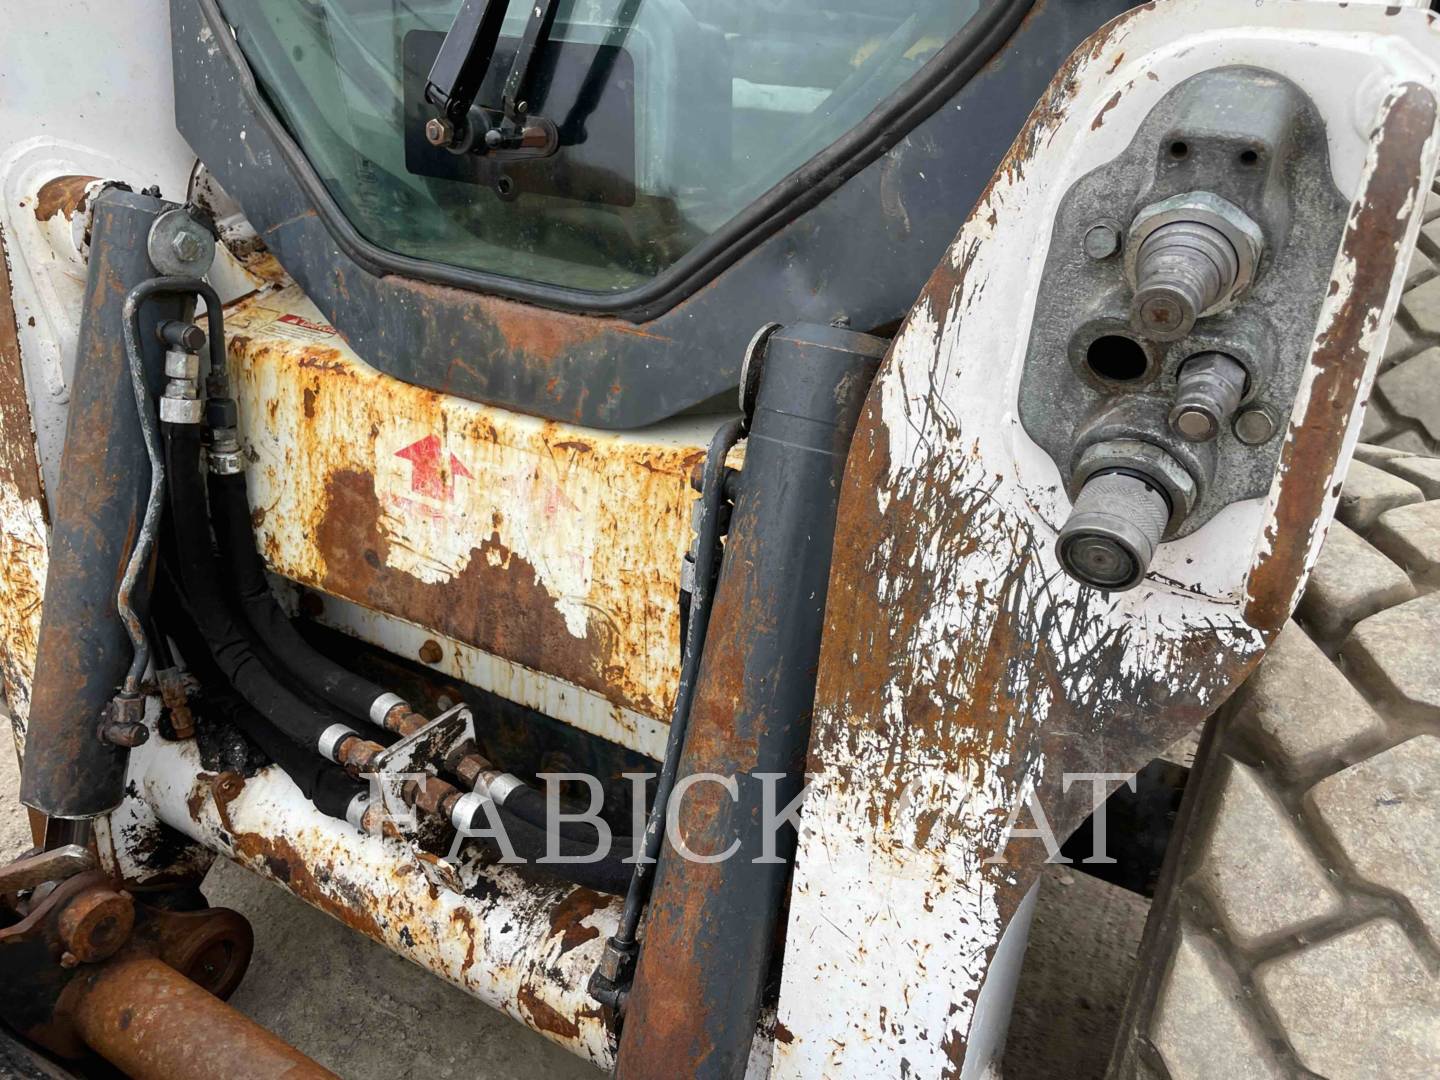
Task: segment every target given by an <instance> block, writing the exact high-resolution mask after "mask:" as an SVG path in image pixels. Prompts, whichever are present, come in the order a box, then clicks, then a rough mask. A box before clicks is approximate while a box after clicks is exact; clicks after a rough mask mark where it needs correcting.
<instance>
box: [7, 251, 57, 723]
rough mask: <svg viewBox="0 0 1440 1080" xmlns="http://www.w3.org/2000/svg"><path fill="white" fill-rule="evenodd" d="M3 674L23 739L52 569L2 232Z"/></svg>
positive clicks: (42, 488)
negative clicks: (46, 585) (48, 581)
mask: <svg viewBox="0 0 1440 1080" xmlns="http://www.w3.org/2000/svg"><path fill="white" fill-rule="evenodd" d="M0 509H3V511H4V512H3V514H0V679H3V684H4V689H5V697H6V700H7V701H8V702H9V705H10V713H11V722H12V723H13V724H14V725H15V730H14V734H15V740H16V746H17V747H18V746H20V745H21V743H23V741H24V725H25V723H26V721H27V720H28V718H29V711H30V709H29V703H30V687H31V682H32V681H33V679H34V676H35V653H36V648H37V646H38V644H39V640H40V611H41V605H42V602H43V598H44V595H45V574H46V570H47V568H48V566H49V542H48V538H47V533H46V526H47V525H48V524H49V520H48V514H47V512H46V506H45V491H44V487H43V485H42V482H41V479H40V464H39V461H38V459H37V457H36V452H35V432H34V425H33V422H32V420H31V416H30V402H29V400H28V398H27V397H26V395H25V376H24V370H23V368H22V367H21V363H20V332H19V327H18V325H17V323H16V320H15V308H14V305H13V302H12V300H11V296H10V272H9V261H8V259H7V257H6V253H5V238H4V235H3V234H0Z"/></svg>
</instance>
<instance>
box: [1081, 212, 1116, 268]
mask: <svg viewBox="0 0 1440 1080" xmlns="http://www.w3.org/2000/svg"><path fill="white" fill-rule="evenodd" d="M1082 246H1083V247H1084V249H1085V254H1086V255H1088V256H1089V257H1090V258H1092V259H1096V260H1099V259H1108V258H1110V256H1111V255H1114V254H1115V253H1116V252H1117V251H1119V250H1120V229H1119V228H1118V227H1117V226H1115V225H1112V224H1111V223H1110V222H1108V221H1101V222H1098V223H1096V224H1094V225H1091V226H1090V228H1089V229H1088V230H1086V232H1085V240H1084V243H1083V245H1082Z"/></svg>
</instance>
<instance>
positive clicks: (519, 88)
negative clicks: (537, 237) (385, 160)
mask: <svg viewBox="0 0 1440 1080" xmlns="http://www.w3.org/2000/svg"><path fill="white" fill-rule="evenodd" d="M557 4H558V0H533V3H532V6H531V8H530V17H529V19H528V20H527V21H526V23H525V32H524V34H523V35H522V37H521V39H520V48H519V51H518V52H516V54H515V60H514V62H513V63H512V65H511V67H510V74H509V76H508V77H507V78H506V80H505V89H504V93H503V95H502V98H501V104H500V107H499V108H498V109H495V108H487V107H485V106H483V105H477V104H476V103H475V98H476V97H477V96H478V95H479V93H480V89H481V87H482V86H483V85H484V82H485V76H486V74H487V73H488V72H489V70H490V65H491V64H492V63H493V62H494V59H495V49H496V46H497V45H498V44H499V41H500V28H501V26H502V25H503V23H504V21H505V12H506V10H507V9H508V8H509V0H464V3H462V4H461V5H460V10H459V11H458V12H456V14H455V21H454V22H453V23H452V24H451V25H450V32H449V33H447V34H446V35H445V40H444V41H442V42H441V43H440V51H439V52H438V53H436V54H435V62H434V63H433V64H431V65H430V74H429V75H428V76H427V77H426V82H425V100H426V101H428V102H429V103H430V104H431V105H434V106H435V107H436V108H437V109H439V111H440V112H439V115H438V116H434V117H431V118H430V119H428V120H427V121H426V122H425V138H426V140H427V141H428V142H429V143H430V144H431V145H433V146H438V147H443V148H444V149H446V150H449V151H450V152H451V153H456V154H466V153H475V154H485V153H491V152H503V153H504V154H505V156H507V157H508V156H526V157H531V156H536V157H541V156H544V155H546V154H552V153H554V152H555V150H556V148H557V147H558V146H559V136H558V133H557V131H556V129H555V125H554V124H552V123H550V122H549V121H548V120H546V119H545V118H544V117H540V116H531V115H529V109H530V103H529V100H528V95H529V87H530V83H531V78H532V76H533V74H534V69H535V57H536V55H537V54H538V53H539V51H540V50H541V48H543V47H544V45H545V43H546V41H548V40H549V38H550V32H551V30H552V28H553V27H554V24H555V9H556V6H557Z"/></svg>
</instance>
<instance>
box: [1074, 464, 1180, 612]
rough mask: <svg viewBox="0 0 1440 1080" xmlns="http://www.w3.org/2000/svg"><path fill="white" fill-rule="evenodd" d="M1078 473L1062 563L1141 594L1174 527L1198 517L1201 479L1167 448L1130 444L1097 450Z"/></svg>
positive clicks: (1095, 581)
mask: <svg viewBox="0 0 1440 1080" xmlns="http://www.w3.org/2000/svg"><path fill="white" fill-rule="evenodd" d="M1077 473H1078V476H1079V478H1080V479H1079V483H1080V491H1079V493H1078V494H1077V495H1076V497H1075V503H1074V505H1073V506H1072V508H1071V510H1070V516H1069V518H1068V519H1067V520H1066V522H1065V524H1064V526H1063V527H1062V528H1061V530H1060V535H1059V538H1058V539H1057V541H1056V553H1057V555H1058V556H1059V559H1060V565H1061V566H1062V567H1063V568H1064V570H1065V572H1066V573H1067V574H1069V575H1070V576H1071V577H1072V578H1074V579H1075V580H1076V581H1078V582H1080V583H1081V584H1083V585H1089V586H1091V587H1092V588H1096V589H1103V590H1105V591H1106V592H1124V591H1125V590H1127V589H1133V588H1134V587H1135V586H1136V585H1138V584H1140V582H1141V581H1142V580H1143V579H1144V577H1145V575H1146V574H1147V573H1148V572H1149V570H1150V563H1151V560H1153V559H1154V557H1155V551H1156V549H1157V548H1158V547H1159V546H1160V542H1161V539H1162V538H1163V537H1164V535H1165V533H1166V530H1167V529H1168V528H1169V527H1170V526H1171V524H1172V523H1177V522H1178V521H1180V520H1182V519H1183V518H1184V517H1185V515H1186V514H1188V513H1189V512H1190V509H1191V507H1192V506H1193V505H1194V500H1195V482H1194V480H1193V479H1192V478H1191V476H1190V474H1189V472H1187V471H1186V469H1185V468H1184V466H1182V465H1181V464H1180V463H1179V462H1178V461H1176V460H1175V459H1174V458H1173V457H1171V456H1170V455H1169V454H1168V453H1166V452H1165V451H1164V450H1162V449H1160V448H1159V447H1157V446H1152V445H1150V444H1149V443H1141V442H1132V441H1129V440H1115V441H1112V442H1108V443H1100V444H1098V445H1096V446H1093V447H1091V448H1090V449H1089V450H1087V451H1086V452H1085V453H1084V454H1082V455H1081V458H1080V467H1079V469H1078V470H1077Z"/></svg>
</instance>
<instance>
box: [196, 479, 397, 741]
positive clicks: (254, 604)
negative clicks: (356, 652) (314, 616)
mask: <svg viewBox="0 0 1440 1080" xmlns="http://www.w3.org/2000/svg"><path fill="white" fill-rule="evenodd" d="M210 519H211V524H212V525H213V526H214V529H215V540H216V543H217V544H218V546H219V549H220V557H221V559H222V560H223V562H224V565H225V567H226V569H227V570H228V571H229V577H230V579H231V588H232V589H233V590H234V592H235V595H236V597H237V599H238V601H239V605H240V611H241V614H242V615H243V616H244V618H245V620H246V621H247V622H248V623H249V624H250V626H251V627H252V628H253V629H254V631H255V633H256V635H257V636H258V637H259V638H260V639H261V640H262V641H263V642H264V643H265V645H266V646H267V647H268V648H269V650H270V652H272V653H273V654H274V655H275V657H276V658H277V659H278V660H279V661H280V663H281V664H282V665H283V667H284V668H285V670H286V671H288V672H289V673H290V674H291V675H292V676H294V678H295V679H297V680H298V681H299V682H300V683H301V684H303V685H304V686H306V687H308V688H309V689H310V690H312V691H314V692H315V693H316V694H318V695H320V697H321V698H323V699H324V700H325V701H328V702H332V703H333V704H334V705H336V706H337V707H338V708H340V709H342V710H344V711H345V712H347V713H350V714H351V715H352V716H356V717H359V718H361V719H364V720H368V721H369V722H370V723H372V724H375V725H376V726H377V727H385V726H388V725H386V724H385V718H386V716H387V715H388V714H389V712H390V711H391V710H392V709H394V708H396V707H398V706H406V709H407V711H409V709H408V705H406V702H405V701H404V699H402V698H400V697H399V696H398V695H396V694H393V693H391V692H389V691H388V690H386V689H385V688H384V687H381V686H377V685H376V684H375V683H373V682H371V681H370V680H369V679H366V678H364V677H363V676H361V675H357V674H356V673H355V672H353V671H350V670H348V669H347V668H345V667H344V666H342V665H340V664H337V663H336V662H335V661H333V660H331V659H330V658H329V657H328V656H326V655H325V654H324V653H322V652H320V651H319V650H318V649H316V648H314V647H313V646H312V645H311V644H310V643H309V642H308V641H306V640H305V639H304V638H303V637H301V636H300V632H299V631H298V630H296V629H295V625H294V624H293V623H292V622H291V621H290V618H289V617H288V616H287V615H286V614H285V612H284V611H282V610H281V609H280V605H279V604H278V603H276V602H275V596H274V594H273V593H272V592H271V591H270V584H269V582H268V581H266V579H265V565H264V563H262V562H261V561H260V553H259V551H257V550H256V548H255V533H254V531H253V530H252V529H251V526H250V501H249V498H248V496H247V495H246V491H245V474H244V473H243V472H238V473H228V474H216V473H212V474H211V475H210Z"/></svg>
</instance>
